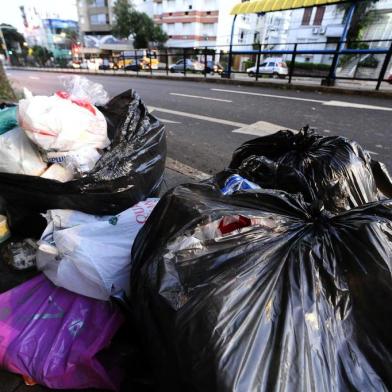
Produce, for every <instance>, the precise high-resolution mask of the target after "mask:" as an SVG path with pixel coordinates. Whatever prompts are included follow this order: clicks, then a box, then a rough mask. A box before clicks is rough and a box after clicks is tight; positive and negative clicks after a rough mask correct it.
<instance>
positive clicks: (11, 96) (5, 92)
mask: <svg viewBox="0 0 392 392" xmlns="http://www.w3.org/2000/svg"><path fill="white" fill-rule="evenodd" d="M15 100H16V96H15V93H14V90H13V89H12V87H11V84H10V82H9V81H8V79H7V76H6V74H5V71H4V68H3V64H2V62H1V61H0V101H15Z"/></svg>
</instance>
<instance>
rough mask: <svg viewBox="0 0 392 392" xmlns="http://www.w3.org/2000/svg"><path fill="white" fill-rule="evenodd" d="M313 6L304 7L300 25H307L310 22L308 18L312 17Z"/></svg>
mask: <svg viewBox="0 0 392 392" xmlns="http://www.w3.org/2000/svg"><path fill="white" fill-rule="evenodd" d="M312 11H313V8H305V9H304V15H303V17H302V23H301V24H302V26H308V25H309V24H310V18H311V17H312Z"/></svg>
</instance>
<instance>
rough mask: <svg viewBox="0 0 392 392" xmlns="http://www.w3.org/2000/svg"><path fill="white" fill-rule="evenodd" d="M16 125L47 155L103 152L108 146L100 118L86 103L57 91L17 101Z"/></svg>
mask: <svg viewBox="0 0 392 392" xmlns="http://www.w3.org/2000/svg"><path fill="white" fill-rule="evenodd" d="M18 121H19V125H20V127H21V128H23V129H24V130H25V132H26V135H27V136H28V137H29V138H30V139H31V140H32V141H33V142H34V143H35V144H37V145H38V146H40V147H41V148H43V149H44V150H47V151H71V150H77V149H80V148H85V147H90V148H101V149H102V148H105V147H107V146H108V145H109V144H110V141H109V139H108V137H107V124H106V120H105V117H104V115H103V114H102V113H101V112H100V111H99V110H98V109H97V108H96V107H95V106H93V105H92V104H91V103H90V102H88V101H86V100H82V99H79V98H75V97H73V96H72V95H70V94H69V93H66V92H63V91H59V92H57V93H56V94H55V95H52V96H51V97H47V96H40V95H37V96H32V95H31V94H27V98H26V99H21V100H20V101H19V111H18Z"/></svg>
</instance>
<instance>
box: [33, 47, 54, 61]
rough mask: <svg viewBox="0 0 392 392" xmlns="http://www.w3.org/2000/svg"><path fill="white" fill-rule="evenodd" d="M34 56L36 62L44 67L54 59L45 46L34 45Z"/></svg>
mask: <svg viewBox="0 0 392 392" xmlns="http://www.w3.org/2000/svg"><path fill="white" fill-rule="evenodd" d="M32 55H33V57H34V60H35V61H37V62H38V64H39V65H41V66H44V65H45V63H46V62H47V61H48V60H50V58H51V57H53V53H52V52H50V51H49V50H48V49H46V48H44V47H43V46H39V45H34V46H33V47H32Z"/></svg>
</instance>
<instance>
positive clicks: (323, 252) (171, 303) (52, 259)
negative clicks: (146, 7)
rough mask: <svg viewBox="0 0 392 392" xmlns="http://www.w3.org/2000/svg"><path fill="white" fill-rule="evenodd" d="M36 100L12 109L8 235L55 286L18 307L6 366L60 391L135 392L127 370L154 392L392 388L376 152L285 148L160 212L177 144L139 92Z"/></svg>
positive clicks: (235, 164)
mask: <svg viewBox="0 0 392 392" xmlns="http://www.w3.org/2000/svg"><path fill="white" fill-rule="evenodd" d="M86 86H87V87H86ZM92 91H94V94H92V95H90V94H89V92H92ZM26 96H27V98H26V99H25V100H22V101H21V102H20V103H19V105H18V107H17V109H15V107H13V106H5V105H2V106H0V109H2V110H1V111H0V126H1V127H2V129H6V130H2V133H3V134H2V135H0V138H2V137H4V138H7V137H8V139H10V140H8V139H3V142H2V143H3V145H4V147H1V148H2V149H4V150H6V149H7V148H11V149H13V152H12V153H9V154H8V155H4V157H5V158H4V160H3V159H1V162H0V165H1V167H2V173H0V196H1V197H2V199H3V210H4V215H5V216H4V217H3V218H2V219H3V220H2V221H1V222H0V224H2V225H3V226H2V228H3V240H5V239H6V238H7V235H8V234H9V232H8V231H7V230H8V227H7V224H8V225H9V226H10V233H11V234H12V237H11V239H9V240H8V241H7V242H5V243H4V245H3V258H4V259H5V260H8V262H9V263H10V265H12V267H13V268H14V269H16V270H17V269H23V268H26V267H27V268H29V267H30V268H32V269H34V270H37V275H36V276H35V277H33V278H31V279H29V280H27V281H26V282H25V283H23V284H21V285H19V286H17V287H15V288H13V289H11V290H9V291H7V292H6V293H3V294H0V337H1V340H0V341H1V343H0V366H1V367H3V368H5V369H7V370H9V371H11V372H14V373H17V374H20V375H22V376H23V377H24V379H25V381H26V383H30V384H34V383H39V384H42V385H45V386H47V387H50V388H60V389H65V388H68V389H69V388H74V389H83V388H91V387H93V388H101V389H110V390H117V391H119V390H120V389H121V388H123V390H128V389H127V388H126V387H124V384H122V383H123V374H122V372H121V370H124V368H125V370H126V372H127V373H130V371H131V370H132V373H133V374H135V368H136V369H137V372H140V375H136V377H139V378H143V382H142V383H141V384H143V386H144V387H145V388H146V389H143V388H141V385H139V388H138V389H135V390H138V391H140V390H149V391H151V390H156V391H162V390H164V391H166V390H168V391H203V392H205V391H241V392H242V391H244V392H248V391H265V392H267V391H271V390H284V391H289V390H293V391H297V390H299V391H323V392H324V391H343V390H360V391H365V390H366V391H387V390H390V389H392V370H391V366H390V364H391V363H392V338H391V334H390V330H391V328H392V308H391V306H390V304H391V303H392V275H391V274H392V200H391V199H390V198H392V180H391V177H390V176H389V173H388V171H387V170H386V168H385V166H384V165H383V164H381V163H379V162H375V161H372V160H371V158H370V156H369V154H368V153H367V152H366V151H365V150H364V149H363V148H362V147H361V146H360V145H358V144H357V143H355V142H353V141H350V140H348V139H346V138H344V137H340V136H331V137H322V136H320V135H317V134H316V133H315V132H314V131H312V130H310V129H309V128H307V127H305V128H304V129H302V130H301V131H300V132H299V133H293V132H290V131H280V132H278V133H276V134H274V135H271V136H267V137H262V138H257V139H254V140H251V141H249V142H247V143H244V144H243V145H242V146H240V147H239V148H238V149H237V150H236V151H235V152H234V154H233V158H232V161H231V162H228V168H227V169H226V170H224V171H223V172H220V173H217V174H216V175H215V176H213V177H212V178H211V179H209V180H207V181H204V182H201V183H192V184H184V185H180V186H178V187H176V188H174V189H171V190H169V191H168V192H166V193H165V194H164V195H163V196H162V198H161V199H160V200H159V199H158V198H156V196H157V194H158V191H159V188H160V184H161V181H162V178H163V169H164V163H165V151H166V148H165V134H164V130H163V127H162V126H161V125H160V124H159V122H158V121H157V120H156V119H155V118H154V117H153V116H151V115H150V114H148V112H147V110H146V107H145V106H144V104H143V103H142V102H141V100H140V98H139V97H138V96H137V95H136V94H135V93H134V92H133V91H126V92H124V93H123V94H121V95H119V96H117V97H115V98H113V99H112V100H110V101H109V102H107V97H106V94H105V93H104V92H103V90H102V87H101V86H97V85H92V84H91V82H88V81H87V80H84V79H71V80H68V84H67V87H66V89H65V91H63V92H58V93H56V94H55V95H54V96H52V97H33V96H32V95H31V94H29V93H26ZM94 97H95V98H94ZM98 97H99V101H97V100H96V98H98ZM36 100H39V102H38V101H36ZM65 106H67V108H68V109H65ZM70 108H72V110H75V113H73V114H72V115H66V113H67V110H68V111H69V110H71V109H70ZM16 113H17V116H18V121H16V120H15V116H16ZM36 113H38V115H37V116H36V115H35V114H36ZM81 117H83V119H82V118H81ZM103 120H105V121H103ZM70 122H73V125H71V124H70ZM2 124H5V125H2ZM18 126H19V127H20V128H17V127H18ZM105 127H106V128H105ZM72 128H73V130H72ZM10 132H11V133H10ZM12 132H13V133H14V134H17V137H16V136H15V137H11V136H9V135H12ZM63 132H64V134H63ZM75 135H78V136H77V137H75ZM7 140H8V141H7ZM7 143H8V144H7ZM6 146H11V147H6ZM0 150H1V149H0ZM21 150H23V151H21ZM25 151H28V153H25ZM18 153H19V157H21V159H19V160H16V161H18V162H15V163H13V162H14V161H15V157H16V156H18V155H17V154H18ZM1 154H2V153H1ZM0 157H2V155H0ZM12 159H14V161H13V160H12ZM7 160H9V161H10V163H9V165H8V164H7ZM12 165H13V166H12ZM11 166H12V171H11V169H10V167H11ZM33 171H34V172H33ZM45 173H46V174H45ZM48 173H49V174H48ZM14 238H17V239H19V240H18V241H15V240H14ZM120 334H121V335H124V334H125V336H126V338H127V339H128V340H129V341H130V342H131V346H132V347H131V349H130V353H131V354H130V355H128V357H127V358H128V359H127V360H128V363H127V365H125V367H124V361H123V358H121V357H122V350H119V347H118V345H117V346H116V344H115V343H114V342H115V341H116V338H117V337H118V336H119V335H120ZM141 355H142V356H143V357H145V361H141ZM120 364H121V365H120ZM142 373H143V375H141V374H142ZM146 374H147V378H145V375H146ZM122 385H123V386H122ZM154 386H155V388H154Z"/></svg>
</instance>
